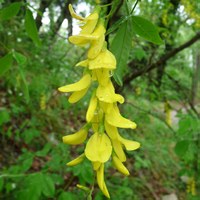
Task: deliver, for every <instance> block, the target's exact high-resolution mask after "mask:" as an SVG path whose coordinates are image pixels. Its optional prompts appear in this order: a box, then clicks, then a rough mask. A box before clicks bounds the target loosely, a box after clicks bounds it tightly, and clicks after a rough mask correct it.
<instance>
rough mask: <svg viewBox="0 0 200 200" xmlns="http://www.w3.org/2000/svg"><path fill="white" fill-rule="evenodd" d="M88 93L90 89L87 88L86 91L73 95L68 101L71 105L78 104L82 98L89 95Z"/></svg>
mask: <svg viewBox="0 0 200 200" xmlns="http://www.w3.org/2000/svg"><path fill="white" fill-rule="evenodd" d="M87 91H88V88H85V89H83V90H80V91H76V92H73V93H72V94H71V96H70V97H69V99H68V101H69V103H76V102H77V101H79V100H80V99H81V98H82V97H84V96H85V94H86V93H87Z"/></svg>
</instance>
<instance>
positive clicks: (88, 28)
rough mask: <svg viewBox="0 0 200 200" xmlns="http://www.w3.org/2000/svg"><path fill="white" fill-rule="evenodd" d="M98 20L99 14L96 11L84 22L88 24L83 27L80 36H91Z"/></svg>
mask: <svg viewBox="0 0 200 200" xmlns="http://www.w3.org/2000/svg"><path fill="white" fill-rule="evenodd" d="M98 19H99V14H98V12H96V11H94V12H93V13H91V14H90V15H89V16H88V17H86V18H85V20H84V21H85V22H86V23H85V24H84V25H83V26H82V27H81V29H82V30H81V32H80V34H88V35H89V34H91V33H92V32H93V31H94V29H95V27H96V25H97V22H98Z"/></svg>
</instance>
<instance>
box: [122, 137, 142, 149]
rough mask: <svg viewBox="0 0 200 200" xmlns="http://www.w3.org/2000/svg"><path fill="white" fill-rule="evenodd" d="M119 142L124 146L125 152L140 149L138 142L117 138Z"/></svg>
mask: <svg viewBox="0 0 200 200" xmlns="http://www.w3.org/2000/svg"><path fill="white" fill-rule="evenodd" d="M119 140H120V142H121V143H122V144H123V145H124V147H125V148H126V150H128V151H134V150H136V149H138V148H140V143H139V142H136V141H133V140H128V139H125V138H122V137H121V136H119Z"/></svg>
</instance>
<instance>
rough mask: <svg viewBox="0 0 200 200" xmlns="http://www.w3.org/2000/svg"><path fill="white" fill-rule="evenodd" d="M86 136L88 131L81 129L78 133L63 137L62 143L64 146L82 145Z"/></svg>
mask: <svg viewBox="0 0 200 200" xmlns="http://www.w3.org/2000/svg"><path fill="white" fill-rule="evenodd" d="M87 135H88V129H87V128H82V129H81V130H80V131H78V132H76V133H74V134H70V135H66V136H64V137H63V142H64V143H65V144H72V145H77V144H82V143H83V142H84V141H85V139H86V138H87Z"/></svg>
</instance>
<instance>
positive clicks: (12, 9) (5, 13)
mask: <svg viewBox="0 0 200 200" xmlns="http://www.w3.org/2000/svg"><path fill="white" fill-rule="evenodd" d="M20 7H21V2H16V3H11V4H10V5H9V6H7V7H5V8H3V9H1V10H0V20H2V21H3V20H8V19H11V18H12V17H14V16H16V15H17V13H18V12H19V9H20Z"/></svg>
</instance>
